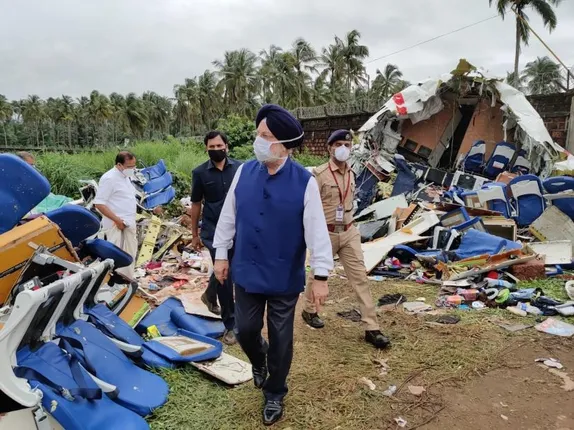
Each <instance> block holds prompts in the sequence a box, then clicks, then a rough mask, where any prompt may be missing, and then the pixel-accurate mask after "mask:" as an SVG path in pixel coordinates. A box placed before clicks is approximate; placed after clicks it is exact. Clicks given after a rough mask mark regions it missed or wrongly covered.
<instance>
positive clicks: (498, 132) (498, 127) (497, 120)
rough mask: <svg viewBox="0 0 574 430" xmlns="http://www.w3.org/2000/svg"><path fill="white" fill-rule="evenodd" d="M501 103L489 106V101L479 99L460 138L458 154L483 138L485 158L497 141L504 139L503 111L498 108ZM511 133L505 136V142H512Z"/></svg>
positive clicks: (465, 151) (463, 152)
mask: <svg viewBox="0 0 574 430" xmlns="http://www.w3.org/2000/svg"><path fill="white" fill-rule="evenodd" d="M500 107H501V104H500V103H497V104H496V106H495V107H491V105H490V102H489V101H487V100H481V101H480V102H479V103H478V105H477V106H476V109H475V110H474V113H473V115H472V119H471V121H470V124H469V126H468V129H467V130H466V134H465V135H464V139H463V140H462V144H461V146H460V150H459V151H458V155H461V154H466V153H467V152H468V151H469V150H470V147H471V146H472V144H473V143H474V142H476V141H477V140H484V142H485V143H486V158H487V159H488V157H490V154H492V151H493V150H494V147H495V146H496V144H497V143H499V142H502V141H503V140H504V131H503V129H502V124H503V122H504V112H503V111H502V110H501V109H500ZM512 140H513V139H512V136H511V133H509V135H508V136H507V142H512Z"/></svg>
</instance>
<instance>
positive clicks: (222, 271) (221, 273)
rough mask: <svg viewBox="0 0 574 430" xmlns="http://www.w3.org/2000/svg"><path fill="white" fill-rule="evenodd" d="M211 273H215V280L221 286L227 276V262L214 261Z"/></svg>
mask: <svg viewBox="0 0 574 430" xmlns="http://www.w3.org/2000/svg"><path fill="white" fill-rule="evenodd" d="M213 271H214V272H215V279H217V280H218V281H219V283H220V284H223V283H224V282H225V281H226V280H227V276H229V261H227V260H215V264H214V265H213Z"/></svg>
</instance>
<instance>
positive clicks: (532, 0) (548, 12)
mask: <svg viewBox="0 0 574 430" xmlns="http://www.w3.org/2000/svg"><path fill="white" fill-rule="evenodd" d="M488 3H489V4H490V6H492V5H493V4H496V9H497V10H498V13H499V14H500V16H501V17H502V19H504V17H505V16H506V14H507V13H508V12H509V11H514V12H516V49H515V53H514V75H513V76H515V77H516V76H518V75H519V70H520V67H519V65H520V50H521V48H520V47H521V45H522V44H524V45H528V42H529V41H530V28H529V27H528V25H527V24H526V22H528V21H529V18H528V15H526V11H527V10H534V11H535V12H536V13H537V14H538V15H540V17H541V18H542V21H543V22H544V25H545V26H546V27H548V30H550V31H552V30H554V29H555V28H556V25H557V24H558V18H557V17H556V13H555V12H554V9H553V6H554V7H557V6H559V5H560V3H562V0H488Z"/></svg>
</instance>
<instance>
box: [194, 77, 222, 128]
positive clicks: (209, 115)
mask: <svg viewBox="0 0 574 430" xmlns="http://www.w3.org/2000/svg"><path fill="white" fill-rule="evenodd" d="M197 87H198V98H199V110H200V112H201V120H202V122H203V125H204V126H205V128H207V129H211V128H213V127H214V126H215V124H216V123H217V112H218V105H219V100H220V94H219V92H218V90H217V78H216V76H215V73H213V72H210V71H209V70H206V71H205V72H204V73H203V75H201V76H200V77H199V79H198V81H197Z"/></svg>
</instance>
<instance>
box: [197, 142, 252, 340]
mask: <svg viewBox="0 0 574 430" xmlns="http://www.w3.org/2000/svg"><path fill="white" fill-rule="evenodd" d="M204 143H205V147H206V150H207V153H208V154H209V160H208V161H206V162H205V163H203V164H201V165H199V166H198V167H196V168H195V169H194V170H193V172H192V173H191V177H192V185H191V202H192V203H191V211H190V216H191V230H192V234H193V242H192V245H193V247H194V248H195V249H196V250H199V249H200V248H201V244H202V242H203V245H205V247H206V248H207V249H208V250H209V253H210V254H211V258H212V260H213V261H215V250H214V249H213V236H214V234H215V227H216V225H217V221H218V220H219V214H220V213H221V209H222V207H223V202H224V201H225V196H226V195H227V192H228V191H229V187H230V186H231V182H232V181H233V177H234V176H235V172H236V171H237V168H238V167H239V166H240V165H241V163H240V162H239V161H237V160H233V159H231V158H228V157H227V153H228V150H229V145H228V141H227V137H226V136H225V134H223V133H221V132H219V131H210V132H209V133H207V135H206V136H205V138H204ZM202 203H203V216H202V218H201V235H200V234H199V217H200V214H201V206H202ZM218 298H219V303H220V305H221V309H220V308H219V306H218V305H217V299H218ZM201 300H202V301H203V302H204V303H205V304H206V306H207V307H208V309H209V310H210V311H211V312H213V313H215V314H221V319H222V320H223V323H224V324H225V334H224V335H223V341H224V342H225V343H226V344H233V343H235V342H236V340H235V333H234V328H235V317H234V310H235V305H234V303H233V283H232V281H231V276H229V277H228V278H227V280H226V281H225V282H224V283H223V284H220V283H219V281H218V280H217V279H215V275H214V274H212V275H211V278H210V279H209V285H208V287H207V289H206V290H205V293H203V295H202V296H201Z"/></svg>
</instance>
